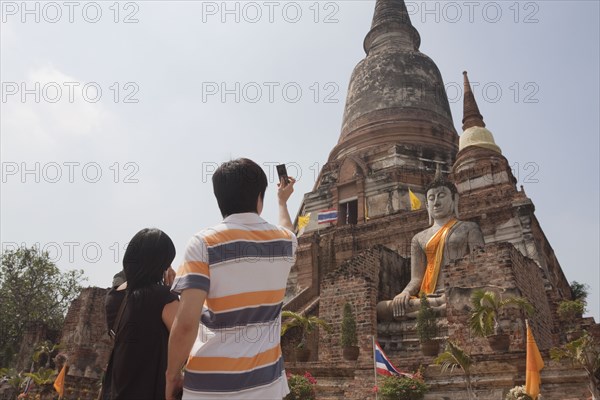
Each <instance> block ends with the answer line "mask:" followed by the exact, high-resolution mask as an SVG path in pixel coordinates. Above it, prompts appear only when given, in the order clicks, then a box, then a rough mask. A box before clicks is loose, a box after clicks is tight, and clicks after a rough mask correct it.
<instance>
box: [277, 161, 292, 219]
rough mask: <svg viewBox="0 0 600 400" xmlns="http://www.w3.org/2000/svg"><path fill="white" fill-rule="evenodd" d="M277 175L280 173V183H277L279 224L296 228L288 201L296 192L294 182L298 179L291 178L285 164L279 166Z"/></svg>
mask: <svg viewBox="0 0 600 400" xmlns="http://www.w3.org/2000/svg"><path fill="white" fill-rule="evenodd" d="M277 175H279V183H278V184H277V199H278V202H279V224H280V225H281V226H283V227H285V228H287V229H289V230H293V229H294V225H293V224H292V220H291V218H290V213H289V211H288V209H287V201H288V199H289V198H290V196H291V195H292V193H293V192H294V184H295V183H296V180H295V179H294V178H290V177H289V176H288V174H287V170H286V168H285V164H280V165H278V166H277Z"/></svg>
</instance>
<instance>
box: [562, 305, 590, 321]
mask: <svg viewBox="0 0 600 400" xmlns="http://www.w3.org/2000/svg"><path fill="white" fill-rule="evenodd" d="M584 311H585V303H584V302H583V301H581V300H563V301H561V302H560V303H559V304H558V318H559V319H560V320H561V321H562V322H569V323H571V322H573V321H575V319H576V318H577V317H579V316H581V314H583V313H584Z"/></svg>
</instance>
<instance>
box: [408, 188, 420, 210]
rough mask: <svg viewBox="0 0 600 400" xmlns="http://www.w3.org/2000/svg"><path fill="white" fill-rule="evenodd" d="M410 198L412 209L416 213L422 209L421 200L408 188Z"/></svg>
mask: <svg viewBox="0 0 600 400" xmlns="http://www.w3.org/2000/svg"><path fill="white" fill-rule="evenodd" d="M408 196H409V197H410V209H411V211H415V210H418V209H420V208H421V200H419V198H418V197H417V196H415V194H414V193H413V192H412V190H410V188H408Z"/></svg>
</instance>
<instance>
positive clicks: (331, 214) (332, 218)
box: [317, 209, 338, 224]
mask: <svg viewBox="0 0 600 400" xmlns="http://www.w3.org/2000/svg"><path fill="white" fill-rule="evenodd" d="M337 218H338V217H337V210H335V209H334V210H323V211H319V214H318V215H317V221H318V223H319V224H326V223H329V222H337Z"/></svg>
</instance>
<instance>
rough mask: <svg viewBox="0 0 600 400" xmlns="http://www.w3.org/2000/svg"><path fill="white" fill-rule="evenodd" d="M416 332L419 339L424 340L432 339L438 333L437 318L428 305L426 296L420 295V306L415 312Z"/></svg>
mask: <svg viewBox="0 0 600 400" xmlns="http://www.w3.org/2000/svg"><path fill="white" fill-rule="evenodd" d="M416 328H417V334H418V335H419V341H420V342H421V343H422V342H426V341H428V340H433V339H434V338H435V337H436V336H437V335H438V326H437V319H436V316H435V311H434V310H433V308H431V306H430V305H429V301H428V300H427V296H426V295H425V294H422V295H421V307H420V308H419V312H418V313H417V326H416Z"/></svg>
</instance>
